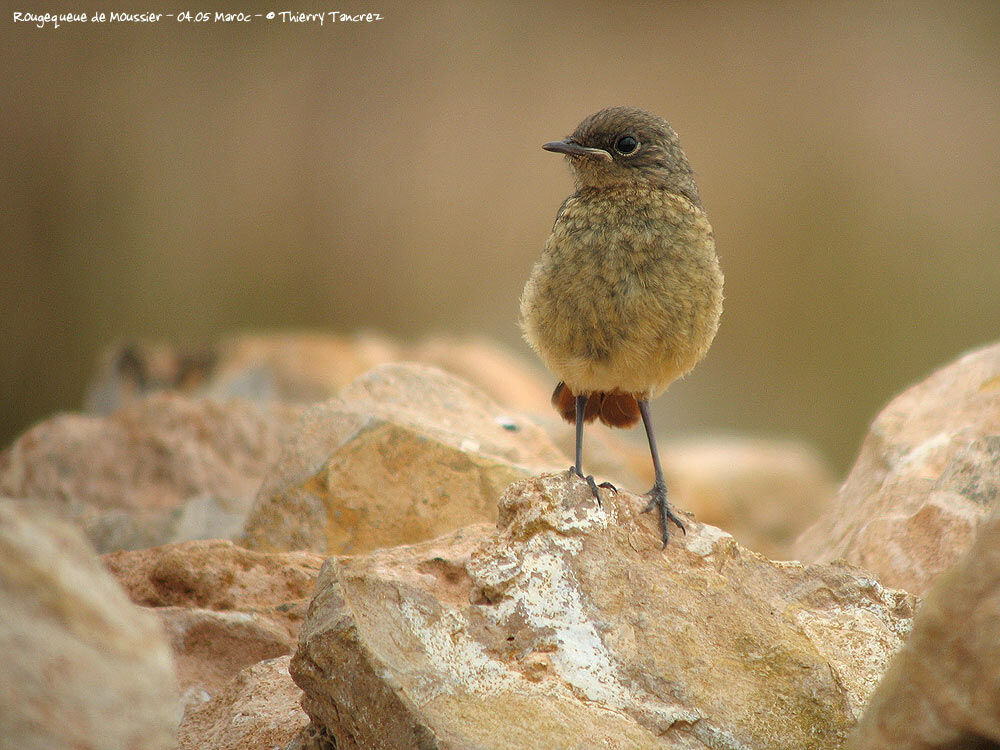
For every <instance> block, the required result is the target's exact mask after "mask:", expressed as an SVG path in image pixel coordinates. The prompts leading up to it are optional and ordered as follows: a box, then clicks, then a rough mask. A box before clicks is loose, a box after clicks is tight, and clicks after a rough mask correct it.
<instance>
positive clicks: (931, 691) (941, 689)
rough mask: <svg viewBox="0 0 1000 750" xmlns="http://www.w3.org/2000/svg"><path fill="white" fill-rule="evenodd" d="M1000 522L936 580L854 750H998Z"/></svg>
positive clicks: (983, 530)
mask: <svg viewBox="0 0 1000 750" xmlns="http://www.w3.org/2000/svg"><path fill="white" fill-rule="evenodd" d="M997 685H1000V514H998V513H996V512H995V513H994V514H993V516H992V517H991V518H990V519H989V520H988V521H987V522H986V523H985V524H982V525H981V526H980V528H979V533H978V536H977V537H976V540H975V542H974V543H973V545H972V547H971V548H970V549H969V550H967V551H966V552H965V554H964V555H963V556H962V558H961V560H960V561H959V562H958V563H957V564H955V565H954V566H952V567H950V568H949V569H948V570H946V571H945V572H944V573H942V574H941V575H939V576H938V578H937V580H936V581H935V582H934V584H933V586H932V587H931V590H930V592H929V593H928V594H927V597H926V598H925V599H924V601H923V603H922V604H921V605H920V609H919V611H918V612H917V616H916V618H915V619H914V621H913V632H912V634H911V635H910V637H909V639H908V640H907V641H906V644H905V645H904V646H903V648H902V649H901V650H900V651H899V653H897V654H896V655H895V657H893V659H892V661H891V663H890V665H889V670H888V671H887V672H886V675H885V677H884V678H883V680H882V682H881V683H879V685H878V687H877V688H876V690H875V693H874V695H872V698H871V702H870V704H869V706H868V708H867V710H866V711H865V714H864V716H863V717H862V719H861V721H860V723H859V724H858V728H857V730H856V731H855V733H854V735H853V736H852V737H851V741H850V743H849V747H850V748H853V750H897V749H898V750H903V749H904V748H906V749H907V750H909V749H910V748H914V749H916V750H930V749H931V748H942V749H943V748H991V747H992V748H995V747H1000V691H998V690H997Z"/></svg>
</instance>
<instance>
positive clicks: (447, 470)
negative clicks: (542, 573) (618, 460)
mask: <svg viewBox="0 0 1000 750" xmlns="http://www.w3.org/2000/svg"><path fill="white" fill-rule="evenodd" d="M565 464H566V459H565V457H564V456H562V455H561V454H560V453H559V451H558V450H557V449H556V448H555V446H553V445H552V443H551V442H550V441H549V439H548V438H547V437H546V435H545V433H544V432H543V431H542V430H541V429H540V428H539V427H537V426H535V425H534V424H533V423H532V422H530V421H529V420H528V419H526V418H524V417H521V416H519V415H517V414H516V413H512V412H509V411H507V410H505V409H503V408H501V407H500V406H499V405H498V404H496V402H494V401H493V400H492V399H490V398H488V397H487V396H486V395H484V394H483V393H482V392H480V391H478V390H476V389H475V388H474V387H472V386H471V385H469V384H467V383H465V382H463V381H461V380H458V379H457V378H455V377H453V376H451V375H448V374H447V373H444V372H442V371H440V370H437V369H435V368H433V367H428V366H426V365H419V364H415V363H401V364H388V365H381V366H379V367H377V368H375V369H374V370H372V371H371V372H369V373H366V374H365V375H363V376H361V377H360V378H358V379H357V380H356V381H354V383H352V384H351V385H350V386H348V387H347V388H346V389H344V391H343V392H342V393H341V395H340V396H339V397H337V398H335V399H331V400H330V401H328V402H326V403H323V404H319V405H316V406H314V407H312V408H311V409H309V410H308V411H307V412H306V414H305V415H304V416H303V418H302V420H301V422H300V423H299V424H298V426H297V427H296V434H295V437H294V439H293V440H291V441H289V443H288V444H287V446H286V450H285V453H284V455H283V456H282V458H281V459H280V461H279V462H278V464H277V465H276V467H275V469H274V471H272V473H271V474H270V475H269V476H268V477H267V478H266V479H265V480H264V483H263V484H262V486H261V490H260V492H259V493H258V497H257V501H256V504H255V505H254V508H253V511H252V512H251V514H250V516H249V517H248V519H247V523H246V534H245V537H244V539H243V540H242V543H243V544H245V545H246V546H248V547H250V548H252V549H260V550H282V549H310V550H315V551H318V552H326V553H337V554H342V553H349V554H356V553H361V552H366V551H369V550H372V549H376V548H378V547H383V546H391V545H395V544H405V543H410V542H416V541H421V540H424V539H429V538H432V537H434V536H437V535H439V534H441V533H443V532H445V531H449V530H451V529H455V528H458V527H460V526H463V525H466V524H468V523H472V522H476V521H488V520H493V519H495V518H496V501H497V498H498V497H499V496H500V494H501V492H502V491H503V489H504V488H505V487H506V486H507V485H508V484H510V483H511V482H512V481H514V480H515V479H519V478H522V477H525V476H529V475H531V474H533V473H538V472H539V471H542V470H552V469H555V468H560V467H563V466H564V465H565Z"/></svg>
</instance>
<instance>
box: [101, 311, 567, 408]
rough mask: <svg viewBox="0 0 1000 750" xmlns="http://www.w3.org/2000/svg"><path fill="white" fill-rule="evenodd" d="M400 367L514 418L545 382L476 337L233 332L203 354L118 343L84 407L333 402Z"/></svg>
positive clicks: (542, 400)
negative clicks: (462, 383) (203, 398)
mask: <svg viewBox="0 0 1000 750" xmlns="http://www.w3.org/2000/svg"><path fill="white" fill-rule="evenodd" d="M401 361H415V362H421V363H423V364H429V365H433V366H436V367H439V368H441V369H443V370H445V371H447V372H450V373H451V374H453V375H456V376H458V377H460V378H462V379H464V380H468V381H469V382H471V383H473V384H474V385H476V386H477V387H478V388H480V389H481V390H483V391H485V392H486V393H487V394H488V395H489V396H491V397H492V398H493V399H494V400H496V401H497V402H499V403H501V404H503V405H504V406H505V407H506V408H508V409H514V410H516V411H527V412H539V411H543V410H544V409H545V408H546V407H547V404H548V398H549V393H550V392H551V390H552V385H554V384H549V382H548V380H546V379H544V378H542V377H541V373H540V372H539V370H538V369H537V368H534V367H532V366H531V364H530V363H527V362H525V361H524V360H523V359H521V358H519V357H517V356H515V355H513V354H511V353H510V352H508V351H507V350H505V349H504V348H503V347H501V346H499V345H497V344H495V343H492V342H489V341H485V340H483V339H462V338H454V337H444V336H432V337H428V338H425V339H423V340H421V341H418V342H417V343H415V344H412V345H410V344H403V343H400V342H398V341H396V340H394V339H391V338H389V337H387V336H384V335H380V334H376V333H371V332H362V333H357V334H353V335H348V336H340V335H332V334H321V333H310V332H295V331H288V332H280V333H272V334H238V335H235V336H231V337H229V338H226V339H223V340H222V341H220V342H219V343H218V344H216V345H214V346H210V347H205V346H197V347H188V348H182V347H174V346H170V345H168V344H164V343H156V342H130V343H125V344H120V345H117V346H115V347H113V348H112V349H111V350H109V351H108V352H107V353H106V354H105V355H104V357H103V359H102V364H101V367H100V369H99V372H98V374H97V375H96V376H95V378H94V381H93V383H92V385H91V386H90V389H89V392H88V397H87V407H88V410H89V411H91V412H93V413H98V414H108V413H111V412H112V411H114V410H115V409H117V408H119V407H120V406H121V405H123V404H125V403H128V402H130V401H131V400H134V399H135V398H137V397H141V396H143V395H146V394H149V393H151V392H158V391H162V390H177V391H180V392H182V393H188V394H192V395H193V394H198V393H200V394H205V395H209V396H212V397H214V398H232V397H240V398H247V399H251V400H254V401H270V400H277V401H285V402H290V403H302V404H306V403H313V402H316V401H325V400H326V399H329V398H331V397H333V396H335V395H337V394H338V393H339V392H340V391H341V389H343V388H344V387H346V386H347V385H349V384H350V383H351V382H352V381H353V380H354V379H355V378H357V377H358V376H360V375H362V374H364V373H365V372H367V371H368V370H371V369H372V368H374V367H377V366H378V365H382V364H386V363H388V362H401Z"/></svg>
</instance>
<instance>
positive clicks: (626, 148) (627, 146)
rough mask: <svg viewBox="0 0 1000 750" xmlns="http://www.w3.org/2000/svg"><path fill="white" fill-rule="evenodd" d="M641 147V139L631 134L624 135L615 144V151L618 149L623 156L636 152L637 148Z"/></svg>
mask: <svg viewBox="0 0 1000 750" xmlns="http://www.w3.org/2000/svg"><path fill="white" fill-rule="evenodd" d="M637 148H639V141H637V140H636V139H635V138H633V137H632V136H630V135H623V136H622V137H621V138H619V139H618V142H617V143H616V144H615V151H617V152H618V153H619V154H621V155H622V156H628V155H629V154H634V153H635V150H636V149H637Z"/></svg>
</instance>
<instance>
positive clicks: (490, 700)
mask: <svg viewBox="0 0 1000 750" xmlns="http://www.w3.org/2000/svg"><path fill="white" fill-rule="evenodd" d="M644 504H645V501H644V499H643V498H640V497H638V496H635V495H631V494H628V493H625V492H620V493H618V494H611V493H606V494H604V495H603V505H602V506H601V507H598V505H597V503H596V501H595V500H594V498H593V497H592V496H591V495H590V493H589V491H588V489H587V487H586V485H585V484H584V483H583V482H580V481H571V480H570V479H569V478H568V477H567V475H566V474H565V473H562V472H560V473H559V474H556V475H545V476H542V477H540V478H532V479H527V480H524V481H521V482H518V483H517V484H514V485H512V486H511V487H510V488H508V490H507V491H506V492H505V493H504V495H503V497H502V498H501V500H500V516H499V528H497V527H496V526H493V525H488V524H480V525H474V526H469V527H465V528H461V529H458V530H456V531H453V532H451V533H449V534H447V535H445V536H443V537H440V538H438V539H434V540H431V541H427V542H423V543H420V544H415V545H412V546H407V547H399V548H395V549H382V550H377V551H375V552H371V553H369V554H367V555H363V556H357V557H350V558H330V559H329V560H327V562H326V563H325V564H324V567H323V570H322V572H321V573H320V577H319V580H318V581H317V585H316V594H315V596H314V598H313V601H312V603H311V604H310V609H309V615H308V618H307V620H306V623H305V625H304V626H303V629H302V631H301V636H300V645H299V648H298V650H297V651H296V653H295V656H294V657H293V659H292V667H291V673H292V677H293V678H294V679H295V681H296V683H297V684H298V685H299V686H300V687H302V689H303V690H304V691H305V697H304V699H303V708H304V709H305V710H306V713H308V714H309V716H310V718H311V722H312V724H311V729H310V731H311V732H312V733H313V735H314V736H316V735H319V736H323V735H326V736H328V737H329V736H332V737H334V738H335V740H336V743H337V747H338V748H341V750H349V749H350V748H383V747H414V748H416V747H421V748H430V747H435V748H469V747H476V748H494V747H495V748H509V747H518V748H553V747H580V748H583V747H618V748H646V747H649V748H652V747H658V748H659V747H676V748H690V749H695V748H777V747H789V748H791V747H795V748H806V747H808V748H813V749H816V750H824V749H825V748H837V747H840V745H841V744H842V743H843V741H844V739H845V737H846V735H847V733H848V731H849V730H850V729H851V728H852V727H853V725H854V724H855V722H856V719H857V717H858V716H859V715H860V712H861V708H862V706H863V705H864V703H865V701H866V700H867V698H868V696H869V694H870V692H871V691H872V689H873V688H874V686H875V683H876V681H877V680H878V678H879V676H880V675H881V673H882V671H883V668H884V665H885V663H886V662H887V660H888V658H889V656H890V654H891V653H892V652H893V651H894V650H895V649H896V648H897V647H898V646H899V644H900V642H901V640H902V638H903V637H904V636H905V634H906V633H907V631H908V628H909V625H910V620H911V617H912V608H913V605H914V599H913V597H912V596H910V595H908V594H905V593H904V592H900V591H891V590H887V589H883V588H882V587H881V586H880V585H879V584H878V583H877V582H876V581H874V580H873V579H871V578H869V577H867V576H866V575H863V574H861V573H860V572H859V571H856V570H854V569H851V568H849V567H847V566H843V565H827V566H803V565H801V564H799V563H776V562H771V561H768V560H766V559H764V558H763V557H761V556H760V555H757V554H755V553H753V552H750V551H748V550H745V549H743V548H741V547H740V546H739V545H737V544H736V543H735V542H734V541H733V539H732V538H731V537H730V536H729V535H728V534H726V533H724V532H722V531H720V530H718V529H716V528H713V527H711V526H705V525H703V524H700V523H697V522H696V521H694V520H693V519H687V523H688V534H687V535H686V536H684V535H680V534H678V535H676V536H674V537H673V538H672V539H671V542H670V545H669V546H668V547H667V548H666V550H663V551H661V544H660V537H659V529H658V527H657V525H656V520H655V519H654V518H653V517H651V516H650V515H648V514H641V513H639V510H640V509H641V508H642V507H643V506H644Z"/></svg>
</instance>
